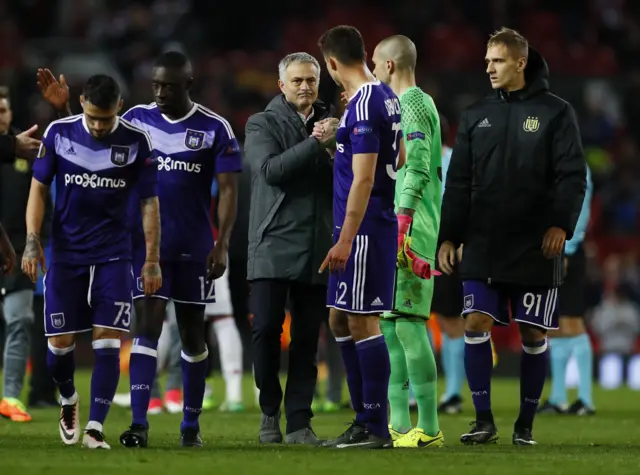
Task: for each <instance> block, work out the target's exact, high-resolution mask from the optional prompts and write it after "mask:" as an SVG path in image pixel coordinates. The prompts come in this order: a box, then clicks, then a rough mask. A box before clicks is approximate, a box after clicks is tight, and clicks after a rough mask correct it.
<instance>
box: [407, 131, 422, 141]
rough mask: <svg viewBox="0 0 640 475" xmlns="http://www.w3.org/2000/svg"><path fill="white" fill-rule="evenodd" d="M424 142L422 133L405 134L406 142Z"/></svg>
mask: <svg viewBox="0 0 640 475" xmlns="http://www.w3.org/2000/svg"><path fill="white" fill-rule="evenodd" d="M418 139H419V140H424V134H423V133H422V132H409V133H408V134H407V141H409V140H418Z"/></svg>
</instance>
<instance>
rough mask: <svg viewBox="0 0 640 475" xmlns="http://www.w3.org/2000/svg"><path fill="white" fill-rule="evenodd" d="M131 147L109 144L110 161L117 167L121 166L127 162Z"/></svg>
mask: <svg viewBox="0 0 640 475" xmlns="http://www.w3.org/2000/svg"><path fill="white" fill-rule="evenodd" d="M130 153H131V148H130V147H127V146H126V145H112V146H111V163H113V164H114V165H116V166H118V167H122V166H124V165H126V164H127V163H128V162H129V154H130Z"/></svg>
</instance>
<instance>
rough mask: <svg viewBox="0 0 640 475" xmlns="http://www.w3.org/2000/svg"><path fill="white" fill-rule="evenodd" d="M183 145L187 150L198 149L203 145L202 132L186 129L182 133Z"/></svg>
mask: <svg viewBox="0 0 640 475" xmlns="http://www.w3.org/2000/svg"><path fill="white" fill-rule="evenodd" d="M184 145H185V147H187V148H188V149H189V150H200V149H201V148H202V146H203V145H204V132H200V131H199V130H192V129H187V132H186V133H185V135H184Z"/></svg>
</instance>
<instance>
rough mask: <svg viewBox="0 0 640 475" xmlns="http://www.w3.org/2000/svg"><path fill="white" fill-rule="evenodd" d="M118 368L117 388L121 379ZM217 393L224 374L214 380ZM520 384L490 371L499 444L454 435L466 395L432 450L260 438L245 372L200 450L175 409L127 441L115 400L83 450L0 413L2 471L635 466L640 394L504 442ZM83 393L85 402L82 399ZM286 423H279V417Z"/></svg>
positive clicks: (544, 420) (81, 379)
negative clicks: (524, 443) (99, 443)
mask: <svg viewBox="0 0 640 475" xmlns="http://www.w3.org/2000/svg"><path fill="white" fill-rule="evenodd" d="M89 381H90V375H89V373H88V372H81V373H79V374H78V375H77V382H78V390H79V392H80V398H81V399H80V401H81V406H80V409H81V412H80V416H81V424H83V425H84V424H86V422H87V417H88V412H89V411H88V409H89V408H88V404H87V402H86V401H88V395H89ZM127 382H128V376H127V375H123V377H122V379H121V384H120V388H121V389H122V390H124V389H125V388H126V386H127ZM216 383H217V385H216V390H217V392H218V394H220V393H221V392H222V383H221V381H220V380H216ZM518 392H519V385H518V382H517V381H516V380H504V379H503V380H495V381H494V384H493V389H492V398H493V405H494V412H495V416H496V423H497V425H498V429H499V430H500V434H501V437H502V438H501V439H500V441H499V443H498V444H497V445H493V446H482V447H465V446H463V445H461V444H460V443H459V441H458V438H459V436H460V434H462V433H463V432H465V431H466V430H467V428H468V424H469V422H470V421H471V420H472V419H473V411H472V405H471V398H470V395H469V394H468V393H467V394H465V395H464V396H463V397H464V398H465V412H464V413H463V414H462V415H460V416H442V417H441V419H440V424H441V427H442V429H443V432H444V435H445V441H446V447H445V448H443V449H439V450H428V449H424V450H420V449H416V450H397V449H394V450H386V451H362V450H349V451H339V450H327V449H319V448H307V447H287V446H278V447H273V446H268V447H262V446H260V445H259V444H258V442H257V429H258V424H259V412H258V410H257V409H256V408H255V405H254V403H253V390H252V386H251V380H250V379H249V378H247V379H246V382H245V395H246V402H247V406H248V408H247V412H246V413H243V414H220V413H217V412H216V411H215V410H213V411H210V412H205V413H204V414H203V415H202V419H201V430H202V437H203V439H204V441H205V447H204V448H203V449H195V450H194V449H189V450H187V449H180V447H179V424H180V419H181V418H180V416H179V415H168V414H162V415H158V416H152V417H151V418H150V422H151V433H150V440H149V442H150V445H151V446H150V448H148V449H137V450H131V449H125V448H123V447H121V446H120V444H119V443H118V437H119V435H120V433H121V432H122V431H123V430H124V429H125V428H126V427H127V426H128V424H129V411H128V410H125V409H121V408H118V407H113V408H112V409H111V412H110V414H109V417H108V419H107V422H106V424H105V434H106V436H107V440H108V441H109V443H110V444H111V446H112V449H113V450H111V451H89V450H84V449H82V448H80V446H77V447H65V446H63V445H62V443H61V441H60V439H59V435H58V428H57V423H58V422H57V420H58V416H59V412H58V411H57V410H55V409H54V410H39V411H33V412H32V415H33V418H34V420H33V422H31V423H26V424H16V423H11V422H8V421H5V420H0V475H31V474H46V475H57V474H65V475H67V474H90V475H110V474H117V475H125V474H131V475H139V474H154V475H160V474H164V473H166V474H171V475H173V474H176V475H178V474H185V475H198V474H212V475H224V474H234V475H245V474H246V475H262V474H265V475H267V474H268V475H271V474H274V475H275V474H278V475H287V474H296V475H315V474H322V475H334V474H343V473H344V474H347V475H373V474H376V475H377V474H390V473H398V474H401V475H405V474H414V473H415V474H429V475H446V474H452V475H454V474H455V475H458V474H465V473H467V474H470V475H471V474H472V475H482V474H490V475H502V474H505V475H507V474H509V475H529V474H544V475H549V474H561V475H562V474H576V475H588V474H601V473H602V474H605V475H622V474H639V473H640V429H639V425H640V410H639V409H640V408H639V406H640V395H639V394H638V393H637V392H636V393H634V392H631V391H628V390H618V391H602V390H596V394H595V401H596V405H597V409H598V414H597V415H596V416H595V417H572V416H547V415H545V416H540V417H538V419H537V420H536V425H535V427H534V436H535V437H536V440H537V441H538V443H539V444H540V445H538V446H536V447H514V446H512V445H511V431H512V425H513V421H514V420H515V417H516V415H517V410H518V404H519V403H518V401H519V395H518ZM83 402H84V404H83ZM351 417H352V414H351V412H350V411H344V412H340V413H333V414H319V415H317V416H316V417H315V418H314V420H313V423H314V429H315V431H316V433H317V434H318V436H319V437H321V438H329V437H332V436H335V435H337V434H339V433H340V432H342V431H343V430H344V428H345V426H344V424H345V423H346V422H349V421H350V419H351ZM283 427H284V424H283Z"/></svg>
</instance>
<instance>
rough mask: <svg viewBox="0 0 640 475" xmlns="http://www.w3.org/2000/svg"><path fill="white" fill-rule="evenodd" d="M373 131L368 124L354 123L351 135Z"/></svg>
mask: <svg viewBox="0 0 640 475" xmlns="http://www.w3.org/2000/svg"><path fill="white" fill-rule="evenodd" d="M372 132H373V128H372V127H369V126H368V125H356V126H355V127H354V128H353V135H365V134H370V133H372Z"/></svg>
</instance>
